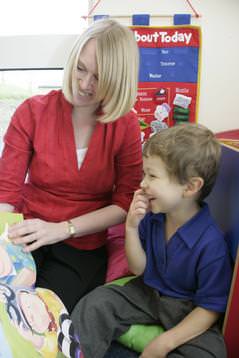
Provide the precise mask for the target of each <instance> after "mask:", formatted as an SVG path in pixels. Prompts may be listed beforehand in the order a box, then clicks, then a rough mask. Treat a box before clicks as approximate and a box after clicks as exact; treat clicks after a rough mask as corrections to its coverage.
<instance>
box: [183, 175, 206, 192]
mask: <svg viewBox="0 0 239 358" xmlns="http://www.w3.org/2000/svg"><path fill="white" fill-rule="evenodd" d="M203 185H204V180H203V178H201V177H192V178H190V179H189V181H188V183H187V184H186V186H185V190H184V197H191V196H193V195H195V194H197V193H199V191H200V190H201V189H202V187H203Z"/></svg>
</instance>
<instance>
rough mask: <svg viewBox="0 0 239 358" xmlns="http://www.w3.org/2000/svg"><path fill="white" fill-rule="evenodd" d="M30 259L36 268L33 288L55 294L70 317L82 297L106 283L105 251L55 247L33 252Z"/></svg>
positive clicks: (56, 245) (101, 249)
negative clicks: (46, 289)
mask: <svg viewBox="0 0 239 358" xmlns="http://www.w3.org/2000/svg"><path fill="white" fill-rule="evenodd" d="M33 257H34V259H35V263H36V267H37V280H36V287H43V288H48V289H50V290H52V291H53V292H55V293H56V294H57V295H58V296H59V297H60V299H61V300H62V302H63V303H64V305H65V306H66V308H67V310H68V312H69V313H71V311H72V310H73V308H74V306H75V305H76V303H77V302H78V301H79V300H80V298H81V297H82V296H84V295H86V294H87V293H88V292H90V291H91V290H93V289H94V288H95V287H97V286H99V285H102V284H103V283H104V282H105V276H106V269H107V252H106V248H105V247H101V248H99V249H96V250H77V249H75V248H73V247H71V246H69V245H66V244H64V243H57V244H54V245H49V246H44V247H41V248H40V249H38V250H36V251H34V252H33Z"/></svg>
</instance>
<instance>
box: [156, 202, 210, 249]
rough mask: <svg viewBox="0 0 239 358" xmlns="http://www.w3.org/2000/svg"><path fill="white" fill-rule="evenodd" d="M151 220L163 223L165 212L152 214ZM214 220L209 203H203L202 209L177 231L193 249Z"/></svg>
mask: <svg viewBox="0 0 239 358" xmlns="http://www.w3.org/2000/svg"><path fill="white" fill-rule="evenodd" d="M151 220H153V221H157V222H158V223H159V224H163V222H164V221H165V214H161V213H159V214H152V216H151ZM213 223H214V221H213V219H212V217H211V214H210V210H209V207H208V204H207V203H205V202H204V203H203V204H202V207H201V209H200V211H199V212H198V213H197V214H195V215H194V216H193V217H192V218H191V219H190V220H189V221H187V222H186V223H185V224H184V225H183V226H181V227H180V228H179V229H178V230H177V231H176V233H175V235H179V236H180V238H181V239H182V240H183V241H184V242H185V244H186V245H187V246H188V247H189V248H190V249H191V248H192V247H193V246H194V245H195V244H196V243H197V241H198V240H199V239H200V237H201V235H202V234H203V233H204V231H205V230H206V229H207V228H208V227H209V226H210V225H211V224H213Z"/></svg>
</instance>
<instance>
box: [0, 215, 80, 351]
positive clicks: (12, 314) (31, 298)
mask: <svg viewBox="0 0 239 358" xmlns="http://www.w3.org/2000/svg"><path fill="white" fill-rule="evenodd" d="M21 220H23V217H22V215H21V214H14V213H0V357H4V358H22V357H31V358H35V357H36V358H38V357H45V358H60V357H69V358H70V357H75V358H77V357H79V355H80V349H79V339H78V338H77V337H76V336H75V334H74V329H73V326H72V322H71V320H70V317H69V314H68V312H67V310H66V308H65V306H64V305H63V303H62V301H61V300H60V299H59V298H58V296H57V295H56V294H55V293H54V292H52V291H50V290H48V289H45V288H38V287H35V281H36V266H35V263H34V259H33V257H32V255H31V253H25V252H24V251H23V250H22V248H23V247H22V246H21V245H14V244H13V243H12V242H11V240H10V239H9V238H8V228H9V225H11V224H13V223H17V222H20V221H21Z"/></svg>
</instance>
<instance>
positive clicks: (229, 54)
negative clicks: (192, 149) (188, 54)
mask: <svg viewBox="0 0 239 358" xmlns="http://www.w3.org/2000/svg"><path fill="white" fill-rule="evenodd" d="M191 1H192V2H193V5H194V6H195V8H196V9H197V11H198V12H199V13H200V14H202V17H201V18H199V19H196V18H193V19H192V24H193V25H200V26H201V28H202V63H201V70H202V71H201V89H200V101H199V117H198V118H199V122H200V123H202V124H205V125H207V126H208V127H209V128H211V129H212V130H214V131H222V130H227V129H233V128H239V71H237V66H238V64H239V46H238V36H239V21H238V15H239V0H204V1H200V0H191ZM89 3H90V4H89V8H91V6H92V5H93V4H95V3H96V0H89ZM189 12H191V9H190V7H189V6H188V5H187V3H186V1H184V0H160V1H156V0H140V1H139V0H137V1H136V0H130V1H129V0H120V1H117V0H101V2H100V3H99V5H98V6H97V8H96V10H95V14H109V15H110V16H111V17H115V18H116V19H117V16H118V20H119V21H121V22H122V23H124V24H126V25H130V24H131V15H132V14H139V13H148V14H150V15H153V17H152V20H151V25H157V26H162V25H172V15H173V14H175V13H189ZM159 14H160V16H155V15H159ZM119 15H120V16H119ZM164 15H169V16H168V17H167V16H164ZM62 26H63V27H64V26H65V25H64V24H63V25H62ZM62 33H64V31H63V32H62ZM0 35H1V34H0ZM75 38H76V34H72V35H70V34H69V35H50V36H46V35H43V36H15V37H6V36H5V37H4V36H0V48H1V56H0V69H1V68H3V69H4V68H5V69H6V68H20V67H25V68H27V67H30V68H46V67H52V68H60V67H63V66H64V64H65V61H66V57H67V54H68V52H69V49H70V47H71V45H72V43H73V42H74V40H75Z"/></svg>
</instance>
